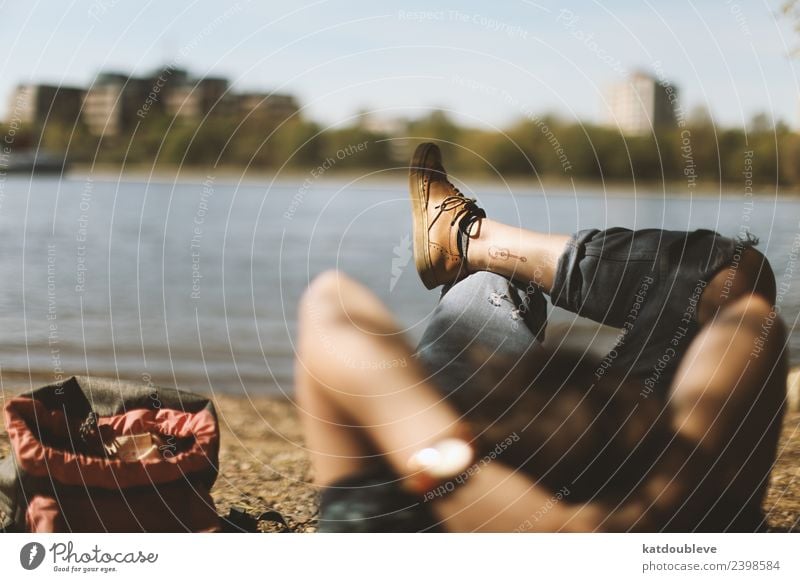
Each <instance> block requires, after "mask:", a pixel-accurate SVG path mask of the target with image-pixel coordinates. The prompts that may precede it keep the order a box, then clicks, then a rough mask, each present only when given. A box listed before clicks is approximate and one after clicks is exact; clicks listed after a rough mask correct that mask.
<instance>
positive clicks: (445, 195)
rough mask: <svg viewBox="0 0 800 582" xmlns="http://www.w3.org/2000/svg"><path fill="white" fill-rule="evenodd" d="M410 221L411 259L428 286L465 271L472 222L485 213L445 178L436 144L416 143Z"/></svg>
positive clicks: (410, 178)
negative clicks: (411, 220)
mask: <svg viewBox="0 0 800 582" xmlns="http://www.w3.org/2000/svg"><path fill="white" fill-rule="evenodd" d="M408 186H409V192H410V194H411V212H412V216H413V221H414V227H413V230H414V262H415V263H416V266H417V272H418V273H419V276H420V278H421V279H422V282H423V284H424V285H425V287H427V288H428V289H433V288H435V287H438V286H439V285H445V284H448V283H453V282H454V281H457V280H459V279H461V278H463V277H466V276H467V275H468V274H469V270H468V266H467V261H466V253H467V246H468V244H469V232H470V229H471V227H472V225H473V224H474V223H475V222H476V221H478V220H480V219H481V218H484V217H485V216H486V213H485V212H484V211H483V210H482V209H481V208H480V207H478V205H477V204H476V202H475V200H474V199H472V198H467V197H466V196H464V195H463V194H462V193H461V192H460V191H459V190H458V188H456V187H455V186H453V184H451V183H450V181H449V180H448V179H447V172H446V171H445V169H444V166H443V165H442V153H441V151H440V150H439V147H438V146H436V144H432V143H423V144H421V145H419V146H418V147H417V149H416V151H415V152H414V156H413V158H412V159H411V167H410V169H409V173H408Z"/></svg>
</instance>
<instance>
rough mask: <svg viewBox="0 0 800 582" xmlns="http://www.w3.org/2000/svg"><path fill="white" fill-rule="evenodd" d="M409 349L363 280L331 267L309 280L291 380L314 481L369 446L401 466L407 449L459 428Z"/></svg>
mask: <svg viewBox="0 0 800 582" xmlns="http://www.w3.org/2000/svg"><path fill="white" fill-rule="evenodd" d="M412 353H413V350H412V349H411V346H409V345H408V344H407V343H406V340H405V338H404V337H403V336H402V335H401V334H400V332H399V331H398V326H397V325H396V324H395V322H394V320H393V319H392V317H391V314H390V313H389V312H388V311H387V309H386V308H385V307H384V306H383V305H382V304H381V302H380V301H379V300H378V299H377V298H376V297H375V296H374V295H373V294H372V293H371V292H370V291H368V290H367V289H366V288H364V287H362V286H361V285H359V284H358V283H356V282H355V281H353V280H351V279H349V278H348V277H346V276H344V275H341V274H339V273H335V272H330V273H326V274H324V275H321V276H320V277H318V278H317V279H316V280H315V281H314V282H313V283H312V284H311V286H310V287H309V289H308V291H307V292H306V294H305V295H304V297H303V300H302V302H301V315H300V340H299V349H298V361H297V366H296V370H297V373H296V382H297V390H298V402H299V404H300V408H301V417H302V420H303V423H304V428H305V430H306V435H307V438H308V446H309V449H311V452H312V460H313V462H314V466H315V469H316V479H317V482H319V483H321V484H328V483H330V482H332V481H334V480H336V479H338V478H341V477H344V476H346V475H348V474H351V473H352V472H353V471H354V470H356V469H357V468H358V467H360V466H361V459H360V457H361V456H364V455H370V454H372V452H373V451H374V450H379V451H381V452H382V454H383V455H385V457H384V459H385V460H386V462H388V463H389V464H390V465H391V466H392V467H393V468H394V469H395V471H396V472H397V473H398V474H400V475H403V474H406V472H407V467H406V463H407V461H408V459H409V457H410V456H411V454H412V453H413V452H414V451H416V450H418V449H420V448H422V447H424V446H425V445H427V444H431V443H433V442H436V441H437V440H440V439H442V438H445V437H447V436H454V435H457V434H460V431H459V429H458V421H459V417H458V415H457V414H456V413H455V412H454V411H453V409H452V408H451V407H449V406H448V405H447V404H446V403H445V402H443V401H442V400H441V399H440V397H439V395H438V393H437V392H436V390H435V389H434V387H433V386H430V385H429V384H428V383H427V382H426V380H425V378H426V376H427V374H426V373H425V372H424V371H423V370H422V369H421V368H420V366H419V364H418V363H417V361H416V360H415V359H412ZM355 427H358V428H355Z"/></svg>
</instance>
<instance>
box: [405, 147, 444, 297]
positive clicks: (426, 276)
mask: <svg viewBox="0 0 800 582" xmlns="http://www.w3.org/2000/svg"><path fill="white" fill-rule="evenodd" d="M437 149H438V148H437V147H436V146H435V145H434V144H432V143H424V144H421V145H419V146H417V149H416V150H414V156H413V157H412V158H411V168H410V169H409V171H408V191H409V194H410V195H411V211H412V213H413V221H412V223H413V226H412V231H413V234H414V265H415V266H416V267H417V273H418V274H419V278H420V279H422V284H423V285H425V287H426V288H428V289H435V288H436V287H438V286H439V285H440V283H439V282H437V281H436V279H435V277H433V265H432V264H431V256H430V251H429V248H430V247H429V240H428V209H427V201H426V200H425V188H424V187H423V182H422V178H423V176H424V174H425V171H424V170H423V168H427V167H428V165H427V162H428V160H429V159H431V157H432V156H434V155H436V150H437Z"/></svg>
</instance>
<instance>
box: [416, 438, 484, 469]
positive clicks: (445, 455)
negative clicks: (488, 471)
mask: <svg viewBox="0 0 800 582" xmlns="http://www.w3.org/2000/svg"><path fill="white" fill-rule="evenodd" d="M473 457H474V451H473V449H472V447H471V446H470V444H469V443H468V442H466V441H465V440H462V439H458V438H448V439H443V440H441V441H438V442H436V443H434V444H432V445H431V446H429V447H426V448H424V449H422V450H421V451H418V452H417V453H416V454H415V455H414V456H413V457H412V459H411V465H412V467H411V468H412V469H415V470H418V471H424V472H425V473H427V474H428V475H429V476H431V477H433V478H435V479H446V478H449V477H453V476H455V475H458V474H459V473H461V472H462V471H464V470H465V469H467V467H469V465H470V463H471V462H472V459H473Z"/></svg>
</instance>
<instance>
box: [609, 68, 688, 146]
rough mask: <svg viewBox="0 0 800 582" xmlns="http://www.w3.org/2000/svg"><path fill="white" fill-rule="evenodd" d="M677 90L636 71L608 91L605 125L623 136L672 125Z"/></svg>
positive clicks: (674, 120)
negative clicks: (618, 131)
mask: <svg viewBox="0 0 800 582" xmlns="http://www.w3.org/2000/svg"><path fill="white" fill-rule="evenodd" d="M677 99H678V90H677V89H676V88H675V87H674V86H673V85H671V84H669V83H666V82H661V81H659V80H658V79H657V78H655V77H654V76H652V75H650V74H648V73H642V72H637V73H634V74H633V75H631V76H630V77H629V78H628V79H627V80H625V81H623V82H620V83H618V84H616V85H613V86H612V87H611V88H610V90H609V92H608V105H607V112H608V117H607V124H608V125H609V126H611V127H617V128H619V130H620V131H621V132H622V133H623V134H625V135H648V134H650V133H651V132H652V131H653V128H657V127H665V126H674V125H675V123H676V119H675V111H676V107H677Z"/></svg>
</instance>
